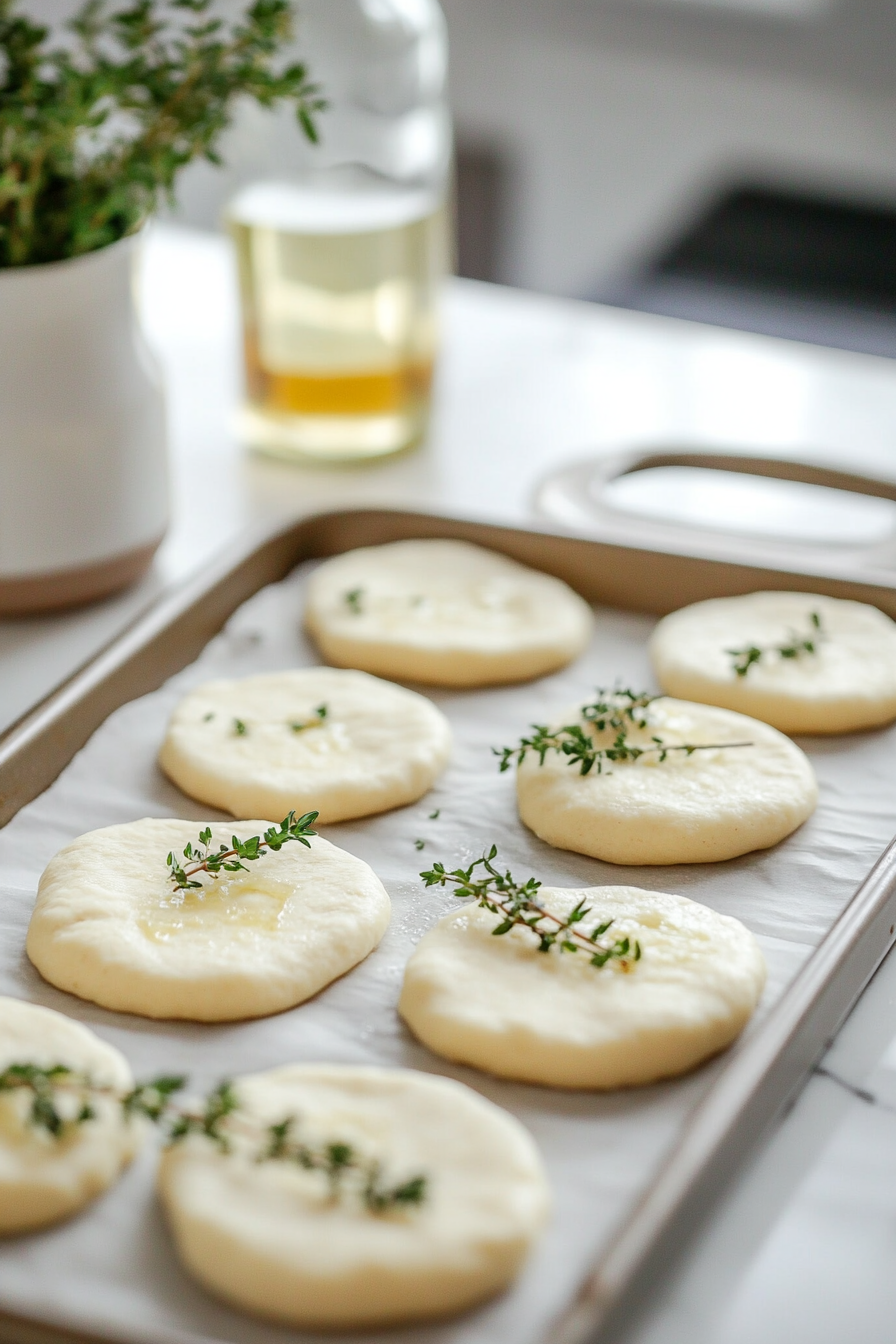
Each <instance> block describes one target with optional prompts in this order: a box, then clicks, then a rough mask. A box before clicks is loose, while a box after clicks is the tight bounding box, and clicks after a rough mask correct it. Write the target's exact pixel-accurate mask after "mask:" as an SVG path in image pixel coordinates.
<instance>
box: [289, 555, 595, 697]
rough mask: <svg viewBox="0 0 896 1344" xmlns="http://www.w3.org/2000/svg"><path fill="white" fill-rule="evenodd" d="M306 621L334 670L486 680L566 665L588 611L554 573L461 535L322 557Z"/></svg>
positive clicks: (461, 682) (579, 645)
mask: <svg viewBox="0 0 896 1344" xmlns="http://www.w3.org/2000/svg"><path fill="white" fill-rule="evenodd" d="M352 597H353V600H351V599H352ZM305 623H306V625H307V627H308V630H309V631H310V632H311V634H312V635H313V636H314V638H315V640H316V641H317V643H318V645H319V647H320V649H321V651H322V653H323V654H324V657H325V658H327V659H329V661H330V662H331V663H336V664H337V665H339V666H341V667H363V668H364V669H365V670H366V671H368V672H376V673H378V674H379V675H380V676H383V677H398V678H399V679H401V680H407V681H423V682H429V683H431V684H433V685H436V686H490V685H499V684H501V683H504V682H512V681H528V680H529V679H530V678H531V677H540V676H543V675H544V674H545V673H546V672H554V671H555V670H556V669H557V668H558V667H565V665H566V664H567V663H568V662H570V661H571V660H572V659H573V658H576V657H577V656H578V655H579V654H580V653H581V652H582V650H583V649H584V648H585V646H586V645H587V643H588V640H589V639H590V637H591V631H592V628H593V625H594V617H593V614H592V611H591V608H590V607H589V606H588V604H587V602H585V601H583V600H582V598H581V597H579V596H578V594H576V593H574V592H573V590H572V589H571V588H570V587H568V586H567V584H565V583H563V582H562V581H561V580H560V579H555V578H552V577H551V576H550V575H549V574H541V573H539V571H538V570H534V569H527V568H526V567H525V566H524V565H520V564H517V562H516V561H515V560H510V559H508V557H507V556H506V555H498V554H497V553H496V552H494V551H487V550H483V548H482V547H481V546H473V545H471V544H470V543H469V542H467V541H394V542H390V543H389V544H388V545H386V546H369V547H365V548H363V549H362V550H358V551H348V552H346V554H344V555H338V556H335V557H334V558H333V559H332V560H326V561H325V562H324V563H323V564H322V565H321V566H320V568H319V569H317V570H316V571H315V573H314V574H313V575H312V576H311V581H310V583H309V585H308V601H307V606H306V611H305Z"/></svg>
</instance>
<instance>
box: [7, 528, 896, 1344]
mask: <svg viewBox="0 0 896 1344" xmlns="http://www.w3.org/2000/svg"><path fill="white" fill-rule="evenodd" d="M408 529H410V530H408ZM334 530H335V534H336V544H335V545H332V544H330V543H331V542H332V541H333V537H332V532H333V531H334ZM359 532H360V534H361V539H360V540H359V539H358V533H359ZM346 533H347V534H348V536H349V539H353V540H354V544H356V545H357V544H362V545H363V544H377V543H376V540H375V537H376V536H378V537H379V540H380V541H386V540H392V539H396V540H397V539H400V538H402V537H419V536H421V535H423V536H443V537H458V536H459V537H461V538H463V539H468V540H472V541H478V542H479V543H480V544H485V545H489V546H491V547H492V549H495V550H500V551H504V552H505V553H508V554H512V555H516V557H517V558H520V559H525V558H529V559H530V560H531V559H532V558H533V555H532V553H533V548H534V549H537V548H538V546H539V545H541V546H542V547H545V546H547V547H548V548H551V547H553V549H554V554H553V555H552V556H551V557H550V559H552V560H553V561H554V564H550V563H549V564H547V565H546V564H544V563H541V564H540V565H539V566H538V567H540V568H542V569H545V570H547V571H548V572H557V570H558V569H560V570H563V569H568V568H569V565H568V564H567V563H566V562H565V561H563V563H560V561H561V560H563V556H564V554H565V553H566V552H570V553H572V552H579V553H580V554H581V556H586V557H587V556H589V555H590V556H591V557H592V558H596V557H597V556H600V557H601V558H603V559H604V560H609V559H613V560H615V561H616V562H618V563H621V564H622V565H623V566H625V567H626V569H628V568H629V567H630V566H631V565H632V563H633V561H634V559H635V558H637V557H640V558H641V560H642V562H647V563H648V564H649V563H654V564H656V563H661V564H662V565H663V566H664V567H666V568H668V566H669V564H670V563H671V564H672V566H673V568H674V565H675V561H676V560H677V561H680V562H681V565H682V568H681V572H680V574H679V577H681V576H682V575H683V576H684V578H685V579H686V580H687V581H688V582H690V583H693V582H694V581H700V580H701V579H702V580H704V581H708V582H709V583H710V585H711V586H712V584H714V583H717V582H718V581H721V580H722V579H723V576H722V575H720V574H719V573H718V572H717V571H719V570H720V569H721V570H725V571H728V576H729V578H730V579H731V580H732V582H733V584H734V591H749V589H748V588H743V587H742V585H743V583H744V582H745V581H746V582H749V580H750V579H751V578H753V576H756V577H757V578H758V577H759V576H760V575H761V576H762V577H763V579H768V578H772V579H777V580H778V582H777V583H774V584H773V585H772V586H775V587H781V586H782V583H781V580H799V579H803V580H811V581H812V582H813V583H814V582H816V581H817V578H818V577H819V576H816V575H814V574H812V573H806V572H805V571H804V570H801V569H786V570H785V569H781V568H774V569H769V568H767V567H766V566H765V565H762V564H760V563H745V562H744V561H743V560H741V559H740V557H738V558H737V559H736V560H732V559H728V558H726V557H724V556H723V555H720V556H719V557H718V558H711V557H707V556H706V555H705V554H703V555H701V556H692V555H690V556H689V555H683V554H679V553H678V552H672V551H669V550H666V549H665V548H663V549H660V548H654V547H650V546H644V545H622V544H620V543H618V542H616V541H602V540H601V539H600V538H599V537H583V536H582V535H581V534H576V533H574V532H569V531H565V530H563V529H562V528H559V527H551V528H545V527H542V526H540V527H538V528H527V527H520V526H513V525H509V524H505V523H501V522H499V523H495V522H492V521H488V520H483V519H477V518H471V517H465V516H463V515H460V514H455V513H450V512H440V511H435V510H433V511H427V510H410V509H401V508H376V507H374V508H371V507H363V508H357V507H349V508H347V509H328V510H324V511H321V512H316V513H309V514H308V515H306V516H304V517H302V518H300V519H297V520H294V521H293V522H291V523H289V524H287V525H286V526H283V525H281V526H280V527H278V528H276V529H275V530H273V531H271V530H270V529H269V528H258V527H255V528H250V529H247V530H246V531H245V532H244V533H243V534H242V535H241V536H240V537H238V538H237V540H236V541H235V542H234V543H232V544H231V545H229V546H228V548H227V551H226V553H224V554H221V555H219V556H217V557H215V558H214V559H213V560H212V561H211V562H208V563H207V564H206V565H205V566H203V568H202V569H201V570H199V571H198V572H197V573H196V574H195V575H194V576H193V577H191V578H190V579H188V580H187V581H186V582H185V583H183V584H181V585H180V586H178V587H177V588H176V589H174V590H173V591H170V592H168V593H164V594H162V595H161V596H160V597H159V598H158V599H156V601H155V602H154V603H153V604H152V605H151V606H150V607H149V608H147V609H146V610H144V612H143V613H141V614H140V615H138V616H137V617H136V619H135V620H134V621H133V622H131V624H129V625H128V626H127V627H126V628H125V629H124V630H122V631H121V632H120V633H119V634H118V635H117V636H115V638H113V639H112V640H111V641H110V642H109V643H108V644H106V645H105V646H104V647H103V648H102V649H100V650H99V652H98V653H97V654H95V655H94V656H93V657H92V658H90V659H89V660H88V661H87V662H86V663H84V664H83V665H82V666H81V667H80V668H78V669H76V671H75V672H74V673H73V674H72V675H71V676H70V677H69V678H68V679H67V680H66V681H64V682H63V683H61V685H59V686H58V687H57V688H56V689H55V690H53V691H51V692H50V693H49V695H47V696H46V697H44V699H43V700H42V701H40V702H39V703H38V704H37V705H36V706H34V707H33V708H32V709H31V710H30V711H28V713H26V714H25V715H24V716H22V718H20V719H19V720H18V721H17V722H16V723H14V724H12V725H10V727H9V728H7V729H6V731H5V732H4V733H3V734H2V735H0V826H3V825H5V824H6V822H7V821H9V820H10V819H11V818H12V817H13V816H14V815H15V814H16V813H17V812H18V811H19V810H20V809H21V807H23V806H25V805H26V804H27V803H28V802H30V801H31V800H32V799H33V798H35V797H36V796H37V795H38V794H39V793H41V792H42V791H43V790H44V789H45V788H46V787H48V785H49V784H50V783H51V782H52V780H53V779H55V778H56V776H57V775H58V774H59V773H60V772H61V770H62V769H64V767H65V765H66V764H68V762H69V761H70V760H71V759H72V757H73V756H74V755H75V753H76V752H77V751H78V750H79V749H80V747H81V746H82V745H83V744H84V742H86V741H87V739H88V738H89V737H90V735H91V734H92V733H93V732H94V731H95V729H96V728H97V727H98V726H99V725H100V724H101V723H102V722H103V721H104V719H105V718H106V717H108V715H109V714H110V713H111V712H113V711H114V709H116V708H118V707H119V705H121V704H124V703H127V701H129V700H132V699H136V698H137V697H139V696H140V695H142V694H145V693H146V692H148V691H150V690H152V689H155V688H156V687H157V686H159V685H161V684H162V682H163V681H164V680H166V679H167V677H168V676H170V675H172V673H173V672H174V671H176V670H179V668H181V667H183V666H186V665H187V664H188V663H189V662H190V661H192V659H193V658H195V657H196V656H198V653H199V652H200V651H201V649H202V648H203V647H204V646H205V644H206V643H207V642H208V640H209V639H210V638H212V637H213V636H214V634H215V633H217V631H218V630H219V629H220V628H221V627H222V626H223V625H224V623H225V622H226V620H227V619H228V617H229V616H230V615H231V614H232V612H233V611H235V610H236V608H237V607H238V606H239V605H240V604H241V603H242V602H243V601H245V600H246V599H247V598H248V597H250V596H251V595H252V594H253V593H254V592H257V591H258V590H259V589H260V588H261V587H263V586H264V585H265V584H266V583H269V582H276V581H277V579H279V578H282V577H285V575H286V574H287V573H289V572H290V570H291V569H292V568H294V567H295V565H296V564H298V563H301V561H302V560H304V559H310V558H314V557H316V556H318V555H327V554H336V553H339V551H341V550H343V549H349V548H350V547H348V546H342V545H340V544H338V543H339V540H340V537H341V536H342V535H344V534H346ZM353 533H354V537H353V538H352V534H353ZM328 537H329V542H328V540H327V538H328ZM634 540H636V541H637V540H639V539H638V538H637V537H636V538H634ZM502 542H503V543H504V544H502ZM561 576H562V577H566V575H565V574H561ZM695 576H696V580H695ZM591 577H592V578H594V579H595V582H594V583H590V582H589V584H588V585H587V587H588V591H586V593H585V595H586V596H589V595H591V596H592V597H593V593H594V592H595V591H600V589H601V583H600V581H599V580H600V577H601V576H599V575H592V576H591ZM878 578H879V576H878V575H874V576H873V577H872V576H871V575H869V573H868V571H867V570H865V571H860V570H856V571H855V572H854V574H853V575H850V576H842V575H836V576H829V577H827V578H826V579H823V589H822V590H824V588H827V590H828V591H829V592H832V595H836V596H839V595H844V596H853V595H857V594H858V593H859V592H861V594H862V597H861V599H860V600H865V601H869V600H870V601H872V602H874V598H875V597H876V596H880V597H885V596H889V599H890V600H889V602H888V604H887V605H888V606H890V607H891V614H893V615H896V591H894V589H893V587H892V586H891V585H890V584H887V583H881V582H875V580H876V579H878ZM753 582H754V585H755V582H756V579H755V578H753ZM610 586H611V588H612V586H613V585H612V584H611V585H610ZM579 587H580V590H581V585H579ZM617 587H618V586H617ZM614 591H615V590H614ZM728 591H731V589H730V588H728ZM655 596H657V597H658V598H662V596H663V594H662V593H658V594H656V595H655ZM597 600H600V599H597ZM688 600H693V599H688ZM607 604H608V605H621V604H619V603H616V602H613V603H607ZM874 604H875V605H878V603H876V602H875V603H874ZM678 605H682V603H679V604H678ZM627 609H629V610H643V609H645V608H644V607H642V606H637V605H634V606H632V605H630V606H629V607H628V608H627ZM661 609H662V608H661ZM669 609H671V608H669ZM654 610H656V608H654ZM171 639H173V640H174V642H175V646H176V653H175V654H174V655H172V651H171V650H169V649H167V648H166V641H168V640H171ZM129 676H131V677H132V680H131V681H130V682H129V681H128V678H129ZM122 691H124V692H125V693H124V694H122ZM79 712H81V713H82V714H83V716H84V717H83V721H82V722H80V723H79V722H76V721H74V720H73V716H77V714H78V713H79ZM41 752H43V753H44V754H45V757H46V760H44V762H43V768H40V762H39V761H36V760H35V759H34V757H35V756H39V755H40V753H41ZM894 935H896V839H894V840H892V841H891V842H890V843H889V844H888V846H887V847H886V848H885V850H884V851H883V853H882V854H881V856H880V857H879V858H878V860H877V862H876V863H875V865H874V866H873V868H872V869H871V871H870V872H869V874H868V876H867V877H866V878H865V880H864V881H863V882H862V883H861V884H860V885H859V887H858V888H857V890H856V891H855V893H854V894H853V896H852V897H851V898H850V899H849V901H848V902H847V904H846V905H845V907H844V909H843V911H842V913H841V915H840V916H839V917H838V919H837V920H836V921H835V923H834V924H833V925H832V926H831V928H830V929H829V930H828V932H827V933H826V934H825V935H824V937H823V938H822V939H821V941H820V942H819V944H818V945H817V947H816V948H815V949H814V951H813V952H812V953H811V954H810V955H809V957H808V958H807V959H806V961H805V962H804V964H803V966H802V968H801V969H800V970H799V971H798V972H797V974H796V976H795V977H794V979H793V980H792V981H791V983H790V984H789V986H788V987H787V989H785V991H784V992H783V993H782V995H781V996H780V998H779V999H778V1001H777V1003H776V1004H774V1005H773V1006H772V1008H771V1009H770V1010H769V1012H768V1014H767V1016H766V1018H765V1019H764V1020H763V1021H762V1022H761V1023H760V1024H759V1025H758V1027H757V1028H756V1030H755V1031H754V1032H752V1033H751V1034H750V1036H749V1037H748V1038H747V1039H746V1040H743V1041H741V1042H739V1043H737V1044H736V1045H735V1046H734V1047H733V1048H732V1049H731V1050H730V1051H729V1052H728V1054H727V1057H726V1062H725V1064H724V1066H723V1067H722V1068H721V1070H720V1071H719V1073H718V1075H717V1077H716V1079H715V1080H714V1081H713V1082H712V1084H711V1085H710V1088H709V1090H708V1092H707V1093H706V1095H705V1096H704V1098H703V1099H702V1100H701V1101H700V1102H699V1103H698V1104H697V1106H696V1107H695V1108H694V1110H693V1111H692V1112H691V1114H690V1116H689V1117H688V1120H687V1122H686V1124H685V1127H684V1130H683V1131H682V1133H681V1135H680V1136H679V1138H678V1139H677V1140H676V1142H675V1143H674V1144H673V1145H672V1147H671V1148H670V1149H669V1151H668V1152H667V1154H666V1155H665V1157H664V1159H663V1161H662V1163H661V1165H660V1167H659V1169H658V1171H657V1172H656V1174H655V1177H654V1180H653V1182H652V1184H651V1185H650V1186H649V1187H648V1189H647V1190H646V1191H645V1192H644V1193H643V1194H642V1196H641V1197H640V1199H639V1200H638V1201H636V1203H635V1204H634V1205H633V1207H632V1208H631V1209H630V1210H629V1211H628V1212H627V1214H626V1215H625V1217H624V1218H623V1219H622V1221H621V1223H620V1224H619V1226H618V1229H617V1232H616V1234H615V1236H614V1237H613V1238H611V1240H610V1242H609V1244H608V1246H607V1248H606V1249H605V1250H604V1252H603V1253H602V1254H601V1255H600V1256H599V1258H598V1260H597V1261H596V1262H595V1265H594V1267H593V1269H592V1270H591V1272H590V1273H589V1274H588V1275H587V1276H586V1279H585V1281H584V1282H583V1283H582V1284H581V1286H580V1289H579V1291H578V1293H577V1294H576V1296H575V1297H574V1299H573V1300H572V1301H571V1302H570V1304H569V1307H568V1309H567V1310H566V1311H564V1312H563V1313H562V1314H561V1316H560V1317H559V1319H558V1320H556V1321H555V1322H554V1325H553V1327H552V1328H551V1329H550V1330H549V1334H548V1335H547V1336H546V1337H545V1344H609V1341H611V1340H613V1339H616V1338H618V1337H620V1335H621V1334H624V1333H625V1331H626V1330H627V1328H628V1327H629V1326H630V1325H631V1324H632V1322H633V1321H634V1320H636V1319H637V1317H638V1315H639V1314H640V1311H641V1309H642V1307H643V1303H644V1300H645V1298H646V1297H648V1296H649V1291H650V1289H651V1288H652V1287H654V1286H655V1285H656V1284H657V1283H658V1282H659V1281H660V1280H661V1279H663V1278H666V1277H667V1276H668V1275H669V1273H670V1271H671V1270H672V1269H674V1267H675V1264H676V1263H677V1261H678V1259H679V1258H680V1256H681V1255H682V1254H683V1251H684V1248H685V1246H686V1245H687V1244H688V1241H689V1238H691V1237H692V1236H693V1235H694V1234H695V1233H696V1231H697V1230H698V1228H699V1227H700V1225H701V1222H702V1221H703V1219H704V1218H705V1217H706V1215H707V1214H708V1212H709V1210H710V1209H711V1208H712V1206H713V1204H714V1203H715V1202H716V1201H717V1200H718V1199H719V1198H720V1197H721V1196H722V1195H723V1194H724V1191H725V1189H726V1188H727V1187H728V1185H729V1184H730V1182H731V1180H732V1179H733V1177H734V1176H735V1175H736V1173H737V1172H738V1171H739V1170H741V1169H742V1167H743V1166H744V1164H745V1163H746V1161H747V1160H748V1159H749V1157H750V1156H751V1154H752V1153H753V1152H755V1151H756V1150H757V1149H758V1147H759V1146H760V1143H761V1141H762V1140H763V1139H764V1138H765V1137H766V1136H767V1134H768V1133H769V1131H770V1129H771V1128H772V1126H773V1124H774V1122H775V1120H776V1118H778V1117H779V1116H780V1115H781V1114H782V1113H783V1112H785V1111H786V1110H787V1108H788V1107H789V1106H790V1105H791V1104H792V1102H793V1100H794V1099H795V1097H796V1095H797V1094H798V1092H799V1090H800V1089H801V1088H802V1086H803V1085H804V1083H805V1081H806V1079H807V1077H808V1075H809V1073H810V1072H811V1069H812V1067H813V1065H814V1063H815V1062H816V1060H817V1059H818V1057H819V1055H820V1054H821V1053H822V1052H823V1051H824V1050H825V1048H826V1047H827V1046H828V1044H829V1043H830V1040H831V1038H832V1036H833V1034H834V1033H835V1032H836V1030H837V1028H838V1026H839V1025H840V1023H841V1022H842V1021H843V1019H844V1018H845V1017H846V1015H847V1014H848V1012H849V1011H850V1009H851V1008H852V1007H853V1005H854V1004H855V1002H856V1001H857V999H858V998H859V996H860V994H861V993H862V990H863V989H864V988H865V986H866V985H867V983H868V981H869V980H870V979H871V977H872V975H873V974H874V972H875V971H876V969H877V968H878V966H879V965H880V963H881V962H882V961H883V959H884V957H885V956H886V955H887V953H888V952H889V950H890V948H891V947H892V946H893V943H894V941H896V936H894ZM0 1340H8V1341H10V1342H11V1344H110V1340H115V1341H116V1342H117V1344H127V1339H126V1337H124V1336H122V1337H120V1338H119V1337H117V1336H112V1335H102V1334H96V1335H94V1334H91V1333H88V1332H83V1331H79V1330H75V1329H69V1328H67V1327H63V1326H58V1325H56V1324H53V1323H48V1322H46V1321H42V1320H41V1319H40V1318H39V1317H38V1316H34V1317H32V1316H28V1317H23V1316H21V1315H16V1314H14V1313H7V1312H4V1311H2V1308H0Z"/></svg>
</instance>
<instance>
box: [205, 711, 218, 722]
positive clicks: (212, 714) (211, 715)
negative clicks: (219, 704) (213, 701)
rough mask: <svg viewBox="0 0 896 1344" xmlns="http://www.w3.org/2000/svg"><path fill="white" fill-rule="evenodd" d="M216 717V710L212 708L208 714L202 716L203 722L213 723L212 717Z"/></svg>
mask: <svg viewBox="0 0 896 1344" xmlns="http://www.w3.org/2000/svg"><path fill="white" fill-rule="evenodd" d="M214 717H215V711H214V710H213V709H210V710H209V712H208V713H207V714H203V716H202V722H203V723H211V721H212V719H213V718H214Z"/></svg>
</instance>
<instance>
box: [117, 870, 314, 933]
mask: <svg viewBox="0 0 896 1344" xmlns="http://www.w3.org/2000/svg"><path fill="white" fill-rule="evenodd" d="M291 891H292V888H291V887H289V886H288V885H284V884H281V883H279V882H276V881H272V880H271V879H270V878H268V879H267V880H266V879H265V877H264V874H263V873H255V872H251V873H232V874H230V873H228V874H222V875H221V876H220V877H217V878H210V877H207V876H206V877H204V879H203V884H202V887H201V888H200V889H198V890H197V889H194V890H191V891H165V892H164V893H162V894H160V895H159V896H158V897H157V899H156V900H155V901H152V902H147V903H146V905H145V906H144V909H143V910H142V912H141V914H140V916H139V917H138V920H137V925H138V927H139V928H140V930H141V932H143V933H144V934H145V935H146V937H147V938H150V939H152V941H153V942H157V943H167V942H170V941H171V939H172V938H177V937H182V936H185V935H186V936H190V935H196V934H209V933H212V932H217V931H220V930H222V929H225V928H227V929H233V930H237V929H241V930H242V929H246V930H252V931H253V932H261V933H275V932H276V931H277V929H278V927H279V925H280V920H281V916H282V914H283V908H284V906H285V905H286V902H287V900H288V899H289V896H290V894H291Z"/></svg>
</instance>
